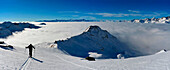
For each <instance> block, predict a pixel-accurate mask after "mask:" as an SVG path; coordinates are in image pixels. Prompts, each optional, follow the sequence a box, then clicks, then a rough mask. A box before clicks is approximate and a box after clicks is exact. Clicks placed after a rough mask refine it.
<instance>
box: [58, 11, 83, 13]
mask: <svg viewBox="0 0 170 70" xmlns="http://www.w3.org/2000/svg"><path fill="white" fill-rule="evenodd" d="M58 13H80V12H79V11H58Z"/></svg>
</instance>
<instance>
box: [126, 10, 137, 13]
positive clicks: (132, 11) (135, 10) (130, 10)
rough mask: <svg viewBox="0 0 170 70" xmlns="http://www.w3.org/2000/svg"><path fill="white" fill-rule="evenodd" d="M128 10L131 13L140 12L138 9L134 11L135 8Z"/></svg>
mask: <svg viewBox="0 0 170 70" xmlns="http://www.w3.org/2000/svg"><path fill="white" fill-rule="evenodd" d="M128 11H129V12H132V13H140V11H136V10H128Z"/></svg>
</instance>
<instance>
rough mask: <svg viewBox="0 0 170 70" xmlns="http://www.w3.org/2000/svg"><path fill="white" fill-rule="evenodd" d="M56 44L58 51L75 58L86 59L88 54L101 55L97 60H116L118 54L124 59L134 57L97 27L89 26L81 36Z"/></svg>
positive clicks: (123, 46) (108, 34) (130, 51)
mask: <svg viewBox="0 0 170 70" xmlns="http://www.w3.org/2000/svg"><path fill="white" fill-rule="evenodd" d="M56 43H57V45H58V48H59V49H60V50H62V51H64V52H66V53H68V54H70V55H72V56H77V57H88V56H89V54H88V53H89V52H93V53H97V54H101V55H102V56H101V57H99V58H117V55H118V54H122V55H124V56H125V57H129V56H134V55H136V54H134V53H133V55H132V50H130V49H129V48H128V46H126V45H125V44H124V43H122V42H120V41H119V40H118V39H117V38H116V37H115V36H112V35H111V34H110V33H109V32H108V31H106V30H103V29H101V28H100V27H99V26H90V27H88V28H87V29H86V30H85V31H84V32H83V33H82V34H80V35H77V36H74V37H71V38H69V39H68V40H62V41H57V42H56Z"/></svg>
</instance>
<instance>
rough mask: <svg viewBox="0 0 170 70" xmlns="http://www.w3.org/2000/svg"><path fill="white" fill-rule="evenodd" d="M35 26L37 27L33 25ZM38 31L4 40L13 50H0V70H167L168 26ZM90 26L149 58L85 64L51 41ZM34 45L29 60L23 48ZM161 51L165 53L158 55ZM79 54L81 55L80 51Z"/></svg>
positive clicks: (61, 26)
mask: <svg viewBox="0 0 170 70" xmlns="http://www.w3.org/2000/svg"><path fill="white" fill-rule="evenodd" d="M33 23H34V24H35V25H39V24H40V23H37V22H33ZM46 24H47V25H44V26H42V28H40V29H25V30H24V31H23V32H19V33H18V32H16V33H14V34H13V36H9V37H8V38H7V39H1V40H4V41H5V42H6V43H7V44H10V45H13V46H14V48H15V50H13V51H11V50H5V49H2V48H0V70H169V69H170V63H169V62H170V56H169V55H170V52H169V51H168V50H169V49H170V48H169V45H170V40H169V39H170V36H169V35H170V31H169V29H170V28H169V25H168V24H134V23H104V22H103V23H100V22H57V23H46ZM90 25H98V26H100V27H101V29H104V30H107V31H108V32H109V33H110V34H112V35H113V36H115V37H117V38H118V39H119V40H120V41H121V42H124V43H126V44H128V46H131V48H133V49H134V50H137V51H141V52H145V54H153V55H148V56H141V57H135V58H127V59H97V60H96V61H87V60H84V58H81V57H75V56H71V55H69V54H66V53H63V51H61V50H59V49H57V46H58V45H56V44H54V41H58V40H67V38H71V37H72V36H77V35H80V34H82V33H83V32H84V30H86V29H87V28H88V27H89V26H90ZM30 43H32V44H33V45H35V48H36V49H35V51H34V54H33V57H34V58H33V59H28V50H25V47H26V46H28V45H29V44H30ZM162 49H166V50H167V52H164V53H159V54H155V53H157V52H159V51H160V50H162ZM80 52H81V51H80Z"/></svg>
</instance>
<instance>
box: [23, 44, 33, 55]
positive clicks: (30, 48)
mask: <svg viewBox="0 0 170 70" xmlns="http://www.w3.org/2000/svg"><path fill="white" fill-rule="evenodd" d="M25 48H28V49H29V57H30V58H32V50H33V49H32V48H34V49H35V47H34V46H33V45H32V44H30V45H29V46H28V47H25Z"/></svg>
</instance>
